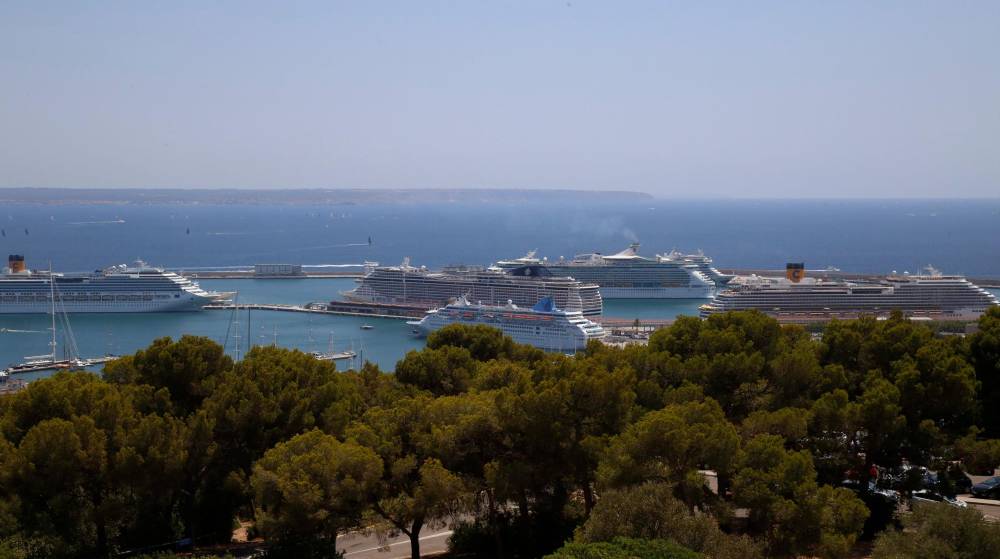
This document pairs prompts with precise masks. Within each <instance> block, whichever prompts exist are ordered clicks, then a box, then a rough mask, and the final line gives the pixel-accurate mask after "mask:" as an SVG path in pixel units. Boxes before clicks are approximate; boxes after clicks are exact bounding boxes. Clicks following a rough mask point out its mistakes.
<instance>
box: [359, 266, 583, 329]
mask: <svg viewBox="0 0 1000 559" xmlns="http://www.w3.org/2000/svg"><path fill="white" fill-rule="evenodd" d="M357 281H358V286H357V287H356V288H354V289H352V290H350V291H345V292H343V293H341V295H343V296H344V298H345V299H346V300H348V301H353V302H360V303H379V304H403V305H420V306H423V307H424V308H427V309H434V308H438V307H441V306H444V305H446V304H448V303H449V302H451V301H453V300H455V299H457V298H458V297H463V296H464V297H466V298H468V299H471V300H473V301H482V302H483V303H485V304H488V305H502V304H504V303H506V302H507V301H512V302H513V303H514V304H515V305H519V306H523V307H531V306H533V305H534V304H535V303H537V302H538V301H540V300H542V299H543V298H545V297H551V298H552V300H553V301H554V302H555V304H556V306H557V307H559V308H561V309H564V310H567V311H579V312H581V313H583V315H584V316H593V317H597V316H600V315H601V312H602V311H603V301H602V299H601V292H600V289H599V288H598V286H597V285H593V284H586V283H581V282H579V281H576V280H574V279H572V278H567V277H558V276H556V275H554V274H552V273H551V272H550V271H549V270H547V269H546V268H545V267H544V266H537V265H521V266H517V267H513V268H511V269H508V270H501V269H499V268H492V267H491V268H481V267H461V268H449V269H445V270H443V271H440V272H432V271H430V270H428V269H427V268H424V267H419V268H418V267H415V266H411V265H410V262H409V259H404V260H403V263H402V264H400V265H399V266H379V265H378V264H376V263H374V262H369V263H366V266H365V275H364V277H362V278H361V279H359V280H357Z"/></svg>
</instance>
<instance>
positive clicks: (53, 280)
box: [49, 260, 56, 363]
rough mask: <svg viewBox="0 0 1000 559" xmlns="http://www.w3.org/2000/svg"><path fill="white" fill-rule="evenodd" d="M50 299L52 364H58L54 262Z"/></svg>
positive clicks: (50, 282) (50, 275)
mask: <svg viewBox="0 0 1000 559" xmlns="http://www.w3.org/2000/svg"><path fill="white" fill-rule="evenodd" d="M49 299H51V302H52V308H51V310H52V312H51V314H52V341H51V342H49V347H50V348H51V349H52V362H53V363H55V362H56V284H55V278H54V277H53V276H52V261H51V260H50V261H49Z"/></svg>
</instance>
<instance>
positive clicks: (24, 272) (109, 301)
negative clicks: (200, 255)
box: [0, 254, 229, 314]
mask: <svg viewBox="0 0 1000 559" xmlns="http://www.w3.org/2000/svg"><path fill="white" fill-rule="evenodd" d="M7 263H8V267H7V269H6V270H5V271H4V273H3V274H2V275H0V314H49V313H52V312H59V313H62V312H66V313H150V312H184V311H198V310H201V308H202V307H203V306H204V305H207V304H209V303H212V302H215V301H216V300H218V299H220V298H224V297H226V296H228V295H229V294H227V293H216V292H209V291H205V290H203V289H201V287H199V286H198V284H197V283H195V282H192V281H190V280H188V279H186V278H184V277H181V276H179V275H177V274H175V273H173V272H168V271H165V270H163V269H161V268H153V267H151V266H148V265H146V263H145V262H142V261H141V260H139V261H136V265H135V266H133V267H129V266H125V265H118V266H112V267H109V268H106V269H104V270H103V271H98V272H95V273H93V274H85V275H80V274H71V275H66V274H53V273H52V272H51V271H50V272H38V271H31V270H28V269H27V268H26V267H25V265H24V257H23V256H22V255H17V254H12V255H10V256H8V259H7ZM53 300H55V304H53Z"/></svg>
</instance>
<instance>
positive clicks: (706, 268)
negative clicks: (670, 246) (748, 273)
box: [661, 250, 736, 289]
mask: <svg viewBox="0 0 1000 559" xmlns="http://www.w3.org/2000/svg"><path fill="white" fill-rule="evenodd" d="M661 258H662V259H664V260H671V261H673V262H677V263H679V264H683V265H691V266H694V269H695V270H698V271H699V272H701V273H702V274H703V275H704V276H705V277H707V278H708V279H710V280H712V282H713V283H715V288H716V289H721V288H723V287H725V286H726V285H727V284H728V283H729V282H730V281H731V280H732V279H733V278H735V277H736V276H734V275H731V274H723V273H722V272H720V271H719V270H718V269H716V268H715V266H713V265H712V259H711V258H709V257H707V256H705V254H704V253H703V252H701V251H700V250H699V251H698V252H696V253H694V254H684V253H682V252H678V251H676V250H672V251H670V253H669V254H666V255H663V256H661Z"/></svg>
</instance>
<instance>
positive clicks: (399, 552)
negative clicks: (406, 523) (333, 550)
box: [337, 527, 452, 559]
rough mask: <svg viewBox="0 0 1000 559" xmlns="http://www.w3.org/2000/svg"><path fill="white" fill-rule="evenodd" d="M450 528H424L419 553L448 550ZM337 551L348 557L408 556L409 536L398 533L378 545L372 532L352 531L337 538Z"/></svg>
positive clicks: (435, 553) (364, 558) (425, 555)
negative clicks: (368, 533)
mask: <svg viewBox="0 0 1000 559" xmlns="http://www.w3.org/2000/svg"><path fill="white" fill-rule="evenodd" d="M451 534H452V530H451V529H450V528H448V527H443V528H437V529H430V528H425V529H424V530H423V532H421V535H420V555H421V557H427V556H431V555H438V554H440V553H444V552H445V551H448V537H449V536H451ZM337 551H341V552H343V553H344V557H345V558H349V559H397V558H403V557H409V556H410V538H408V537H406V536H404V535H402V534H400V535H399V536H397V537H395V538H389V540H388V541H386V542H385V544H384V545H380V544H379V541H378V538H376V537H375V535H374V534H372V535H370V536H366V535H364V534H359V533H353V534H344V535H343V536H340V537H338V538H337Z"/></svg>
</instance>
